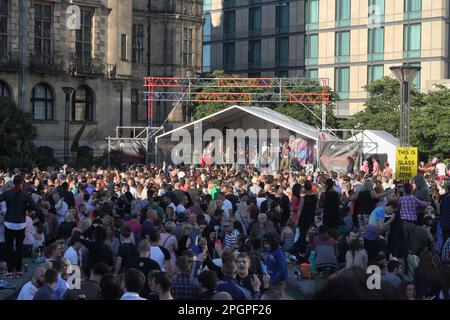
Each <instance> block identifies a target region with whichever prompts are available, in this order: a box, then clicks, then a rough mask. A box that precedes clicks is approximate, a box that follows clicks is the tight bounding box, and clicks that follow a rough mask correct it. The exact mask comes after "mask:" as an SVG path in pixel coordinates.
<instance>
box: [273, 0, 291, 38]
mask: <svg viewBox="0 0 450 320" xmlns="http://www.w3.org/2000/svg"><path fill="white" fill-rule="evenodd" d="M275 22H276V28H277V33H287V32H289V3H287V2H284V3H280V4H277V6H276V21H275Z"/></svg>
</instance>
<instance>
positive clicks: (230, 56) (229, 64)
mask: <svg viewBox="0 0 450 320" xmlns="http://www.w3.org/2000/svg"><path fill="white" fill-rule="evenodd" d="M234 50H235V45H234V42H229V43H224V44H223V64H224V70H225V71H231V70H234V63H235V58H234Z"/></svg>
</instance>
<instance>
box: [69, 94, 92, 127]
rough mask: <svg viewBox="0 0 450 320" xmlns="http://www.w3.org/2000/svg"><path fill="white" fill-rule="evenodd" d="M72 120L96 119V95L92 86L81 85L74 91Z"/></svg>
mask: <svg viewBox="0 0 450 320" xmlns="http://www.w3.org/2000/svg"><path fill="white" fill-rule="evenodd" d="M72 120H73V121H94V95H93V93H92V90H91V88H89V87H87V86H81V87H78V89H77V90H75V92H74V93H73V96H72Z"/></svg>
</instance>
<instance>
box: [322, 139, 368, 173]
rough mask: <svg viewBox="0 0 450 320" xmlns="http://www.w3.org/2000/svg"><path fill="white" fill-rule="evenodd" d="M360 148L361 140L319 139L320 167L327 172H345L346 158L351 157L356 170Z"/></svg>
mask: <svg viewBox="0 0 450 320" xmlns="http://www.w3.org/2000/svg"><path fill="white" fill-rule="evenodd" d="M361 150H362V145H361V142H352V141H319V160H320V169H321V170H323V171H327V172H330V171H334V172H337V173H345V172H346V169H347V158H348V157H352V158H353V159H354V160H355V161H354V163H355V168H354V169H355V171H357V170H358V168H357V166H358V163H359V157H360V155H361Z"/></svg>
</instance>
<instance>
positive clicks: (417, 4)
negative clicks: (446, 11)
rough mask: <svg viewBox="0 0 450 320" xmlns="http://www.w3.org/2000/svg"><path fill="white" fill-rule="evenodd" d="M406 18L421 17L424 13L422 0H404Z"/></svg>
mask: <svg viewBox="0 0 450 320" xmlns="http://www.w3.org/2000/svg"><path fill="white" fill-rule="evenodd" d="M404 11H405V20H408V19H420V18H421V16H422V14H421V11H422V0H404Z"/></svg>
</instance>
